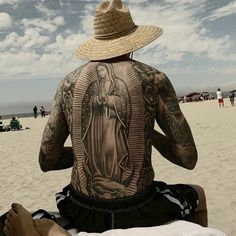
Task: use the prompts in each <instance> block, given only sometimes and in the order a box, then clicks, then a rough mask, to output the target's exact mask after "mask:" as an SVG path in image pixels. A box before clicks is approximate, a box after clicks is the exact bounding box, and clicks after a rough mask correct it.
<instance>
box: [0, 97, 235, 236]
mask: <svg viewBox="0 0 236 236" xmlns="http://www.w3.org/2000/svg"><path fill="white" fill-rule="evenodd" d="M225 103H226V104H225V107H224V108H219V107H218V104H217V101H216V100H212V101H204V102H196V103H184V104H180V106H181V109H182V111H183V113H184V115H185V117H186V119H187V120H188V122H189V125H190V127H191V129H192V133H193V136H194V138H195V142H196V146H197V149H198V156H199V160H198V164H197V166H196V167H195V169H194V170H191V171H190V170H185V169H183V168H181V167H178V166H174V165H173V164H171V163H170V162H168V161H167V160H165V159H164V158H162V157H161V156H160V154H159V153H158V152H157V151H156V150H154V149H153V166H154V169H155V173H156V179H158V180H162V181H165V182H167V183H192V184H199V185H201V186H202V187H204V189H205V192H206V195H207V204H208V214H209V215H208V216H209V226H210V227H212V228H217V229H220V230H222V231H224V232H225V233H227V234H228V235H229V236H236V107H231V106H230V103H229V101H226V102H225ZM8 122H9V121H7V120H5V121H4V123H5V124H7V123H8ZM20 122H21V123H22V125H23V128H25V127H27V126H28V127H30V129H27V130H21V131H11V132H2V133H0V163H1V170H0V213H1V214H2V213H4V212H6V211H7V210H8V209H9V207H10V205H11V203H12V202H20V203H22V204H23V205H24V206H25V207H26V208H28V209H29V210H30V211H35V210H37V209H39V208H43V209H47V210H49V211H56V210H57V208H56V203H55V197H54V195H55V193H56V192H58V191H60V190H61V189H62V188H63V187H64V186H65V185H67V184H68V183H69V180H70V172H71V170H70V169H67V170H63V171H52V172H47V173H43V172H42V171H41V170H40V168H39V165H38V152H39V147H40V141H41V136H42V132H43V129H44V126H45V124H46V122H47V118H37V119H34V118H21V119H20ZM67 144H68V145H69V144H70V140H67Z"/></svg>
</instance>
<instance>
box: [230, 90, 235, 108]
mask: <svg viewBox="0 0 236 236" xmlns="http://www.w3.org/2000/svg"><path fill="white" fill-rule="evenodd" d="M234 97H235V95H234V91H233V90H232V91H230V94H229V100H230V103H231V106H232V107H234V106H235V104H234Z"/></svg>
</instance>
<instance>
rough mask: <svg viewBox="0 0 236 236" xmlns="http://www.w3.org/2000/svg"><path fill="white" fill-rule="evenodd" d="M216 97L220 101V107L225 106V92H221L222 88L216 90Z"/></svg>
mask: <svg viewBox="0 0 236 236" xmlns="http://www.w3.org/2000/svg"><path fill="white" fill-rule="evenodd" d="M216 97H217V100H218V103H219V107H221V106H222V107H224V98H223V93H222V92H221V90H220V88H218V89H217V91H216Z"/></svg>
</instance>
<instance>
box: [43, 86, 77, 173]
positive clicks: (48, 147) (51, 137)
mask: <svg viewBox="0 0 236 236" xmlns="http://www.w3.org/2000/svg"><path fill="white" fill-rule="evenodd" d="M62 94H63V83H62V84H61V85H60V86H59V88H58V90H57V92H56V95H55V97H54V103H53V108H52V112H51V115H50V117H49V119H48V122H47V125H46V127H45V129H44V132H43V137H42V142H41V147H40V152H39V164H40V167H41V169H42V170H43V171H50V170H61V169H66V168H69V167H72V166H73V160H74V159H73V150H72V147H64V143H65V141H66V139H67V137H68V135H69V128H68V125H67V122H66V118H65V114H64V112H63V108H62Z"/></svg>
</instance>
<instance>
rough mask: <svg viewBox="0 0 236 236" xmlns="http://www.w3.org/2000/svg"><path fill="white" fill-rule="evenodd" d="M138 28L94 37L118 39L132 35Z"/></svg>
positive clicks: (134, 26) (134, 27)
mask: <svg viewBox="0 0 236 236" xmlns="http://www.w3.org/2000/svg"><path fill="white" fill-rule="evenodd" d="M137 27H138V26H137V25H132V27H131V28H128V29H125V30H123V31H119V32H115V33H111V34H103V35H94V38H95V39H114V38H118V37H122V36H125V35H128V34H129V33H132V32H133V31H135V30H136V28H137Z"/></svg>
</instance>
